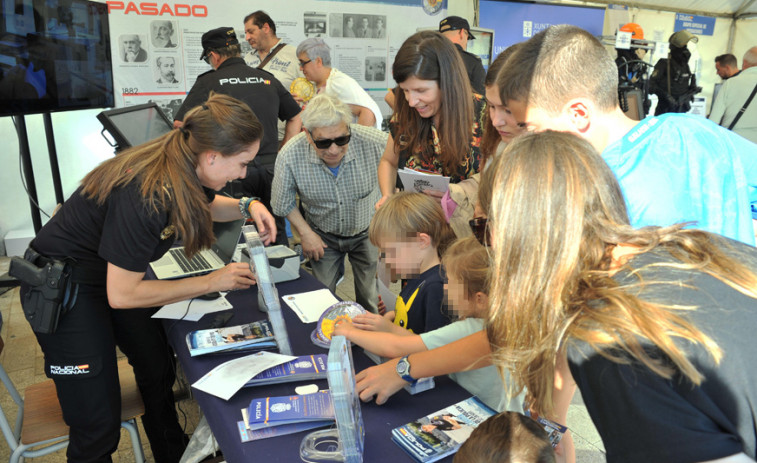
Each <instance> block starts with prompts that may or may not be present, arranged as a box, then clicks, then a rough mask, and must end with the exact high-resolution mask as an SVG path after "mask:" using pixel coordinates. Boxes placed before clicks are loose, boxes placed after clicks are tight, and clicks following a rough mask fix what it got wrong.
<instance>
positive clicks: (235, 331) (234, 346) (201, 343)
mask: <svg viewBox="0 0 757 463" xmlns="http://www.w3.org/2000/svg"><path fill="white" fill-rule="evenodd" d="M187 347H188V348H189V355H190V356H192V357H194V356H195V355H204V354H210V353H214V352H226V351H231V350H234V351H237V350H246V351H258V350H270V349H274V348H275V347H276V341H275V339H274V337H273V330H272V329H271V324H270V322H268V321H267V320H263V321H258V322H254V323H247V324H245V325H237V326H228V327H225V328H212V329H206V330H197V331H190V332H189V333H187Z"/></svg>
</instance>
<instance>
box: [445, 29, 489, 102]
mask: <svg viewBox="0 0 757 463" xmlns="http://www.w3.org/2000/svg"><path fill="white" fill-rule="evenodd" d="M439 32H441V33H442V35H443V36H445V37H447V38H448V39H449V40H450V41H451V42H452V43H454V44H455V47H456V48H457V51H458V52H459V53H460V57H461V58H463V63H464V64H465V70H466V71H467V72H468V78H469V79H470V83H471V87H473V91H474V92H476V93H478V94H481V95H483V94H484V78H486V71H484V66H483V64H481V58H479V57H478V56H476V55H474V54H473V53H468V52H467V51H466V49H467V48H468V40H475V39H476V37H474V36H473V34H471V31H470V25H469V24H468V20H467V19H464V18H461V17H460V16H447V17H446V18H444V19H442V20H441V21H440V22H439Z"/></svg>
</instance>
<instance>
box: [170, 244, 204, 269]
mask: <svg viewBox="0 0 757 463" xmlns="http://www.w3.org/2000/svg"><path fill="white" fill-rule="evenodd" d="M169 252H170V253H171V256H173V258H174V259H176V263H178V264H179V267H181V269H182V270H183V271H184V272H187V273H189V272H201V271H203V270H212V269H213V266H212V265H210V264H209V263H208V261H207V260H205V258H204V257H202V256H201V255H200V254H199V253H198V254H195V255H194V257H192V259H187V256H186V255H185V254H184V251H183V250H181V249H171V250H170V251H169Z"/></svg>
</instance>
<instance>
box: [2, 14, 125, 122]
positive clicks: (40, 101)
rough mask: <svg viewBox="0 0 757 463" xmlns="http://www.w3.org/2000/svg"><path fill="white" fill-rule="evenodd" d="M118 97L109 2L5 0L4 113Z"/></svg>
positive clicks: (104, 102)
mask: <svg viewBox="0 0 757 463" xmlns="http://www.w3.org/2000/svg"><path fill="white" fill-rule="evenodd" d="M113 101H114V97H113V72H112V69H111V59H110V30H109V26H108V6H107V5H106V4H105V3H98V2H94V1H88V0H0V116H8V115H21V114H33V113H40V112H51V111H66V110H73V109H85V108H104V107H112V106H113Z"/></svg>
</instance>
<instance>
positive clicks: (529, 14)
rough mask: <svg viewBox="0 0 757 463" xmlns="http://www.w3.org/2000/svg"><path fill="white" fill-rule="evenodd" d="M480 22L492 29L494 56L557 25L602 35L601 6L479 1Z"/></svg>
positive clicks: (603, 18) (602, 14)
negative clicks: (569, 25) (578, 28)
mask: <svg viewBox="0 0 757 463" xmlns="http://www.w3.org/2000/svg"><path fill="white" fill-rule="evenodd" d="M479 9H480V16H479V17H480V18H481V19H480V21H479V25H480V26H481V27H485V28H487V29H494V56H497V55H498V54H499V53H500V52H501V51H502V50H504V49H505V48H507V47H509V46H510V45H512V44H514V43H518V42H522V41H524V40H528V39H529V38H531V37H532V36H533V35H534V34H536V33H538V32H539V31H541V30H543V29H546V28H548V27H549V26H553V25H556V24H572V25H574V26H578V27H580V28H583V29H586V30H587V31H589V32H590V33H591V34H593V35H596V36H599V35H602V27H603V25H604V20H605V9H604V8H593V7H583V6H565V5H543V4H538V3H516V2H500V1H493V0H480V2H479Z"/></svg>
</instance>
